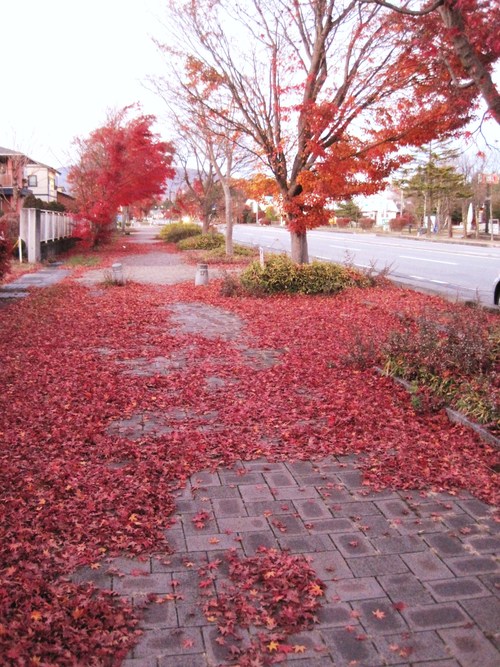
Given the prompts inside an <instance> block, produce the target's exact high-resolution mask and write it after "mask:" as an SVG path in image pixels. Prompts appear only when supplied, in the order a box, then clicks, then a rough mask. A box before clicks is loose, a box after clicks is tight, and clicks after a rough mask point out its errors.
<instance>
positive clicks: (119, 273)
mask: <svg viewBox="0 0 500 667" xmlns="http://www.w3.org/2000/svg"><path fill="white" fill-rule="evenodd" d="M111 270H112V272H113V282H114V283H115V285H124V284H125V279H124V277H123V266H122V265H121V264H120V263H119V262H117V263H116V264H112V265H111Z"/></svg>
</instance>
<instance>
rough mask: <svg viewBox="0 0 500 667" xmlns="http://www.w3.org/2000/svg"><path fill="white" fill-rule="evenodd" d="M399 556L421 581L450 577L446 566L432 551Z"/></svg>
mask: <svg viewBox="0 0 500 667" xmlns="http://www.w3.org/2000/svg"><path fill="white" fill-rule="evenodd" d="M401 558H402V559H403V560H404V562H405V563H406V564H407V565H408V567H409V568H410V570H411V571H412V572H413V573H414V574H416V575H417V577H418V578H419V579H420V580H421V581H431V580H432V579H447V578H448V577H451V572H450V570H449V569H448V568H447V567H446V565H445V564H444V563H443V561H442V560H441V559H440V558H438V556H436V555H435V554H433V553H430V552H423V553H413V554H402V555H401Z"/></svg>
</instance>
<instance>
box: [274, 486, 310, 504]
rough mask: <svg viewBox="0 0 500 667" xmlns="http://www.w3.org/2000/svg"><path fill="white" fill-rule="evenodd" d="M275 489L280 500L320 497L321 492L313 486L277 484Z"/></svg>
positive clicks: (277, 498)
mask: <svg viewBox="0 0 500 667" xmlns="http://www.w3.org/2000/svg"><path fill="white" fill-rule="evenodd" d="M273 491H274V494H275V497H276V500H279V501H283V500H300V499H302V498H319V493H318V492H317V491H316V489H315V488H314V487H312V486H310V487H308V486H277V487H273Z"/></svg>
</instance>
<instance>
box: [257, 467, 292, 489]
mask: <svg viewBox="0 0 500 667" xmlns="http://www.w3.org/2000/svg"><path fill="white" fill-rule="evenodd" d="M263 476H264V479H265V481H266V483H267V484H268V485H269V486H270V487H271V488H274V487H277V486H293V485H294V484H297V482H296V480H295V478H294V476H293V475H291V474H290V473H289V472H288V471H283V472H278V471H271V472H265V473H263Z"/></svg>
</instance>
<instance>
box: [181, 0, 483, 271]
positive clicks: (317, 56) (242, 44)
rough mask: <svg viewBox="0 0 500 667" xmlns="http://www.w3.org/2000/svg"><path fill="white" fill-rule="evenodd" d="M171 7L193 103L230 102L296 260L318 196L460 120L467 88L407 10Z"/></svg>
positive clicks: (334, 196)
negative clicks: (277, 203)
mask: <svg viewBox="0 0 500 667" xmlns="http://www.w3.org/2000/svg"><path fill="white" fill-rule="evenodd" d="M171 13H172V15H173V17H174V21H175V25H176V33H175V34H176V35H178V36H179V35H182V40H183V42H182V43H179V45H178V53H179V54H180V57H181V63H180V64H179V67H182V65H186V64H187V66H188V67H187V71H188V79H189V84H190V85H191V89H192V90H193V91H194V90H195V89H196V90H197V91H198V98H197V100H196V103H197V104H202V105H203V106H204V108H205V109H206V110H207V112H209V113H211V114H215V115H217V114H219V116H220V117H221V118H224V119H227V109H228V108H229V106H232V108H236V109H237V110H238V113H237V114H235V116H234V117H232V120H231V123H232V125H233V127H234V129H236V130H237V131H238V132H240V133H241V135H246V136H247V137H248V138H249V139H250V140H251V142H252V143H253V146H254V149H253V150H254V154H255V155H256V156H257V157H259V158H260V159H261V161H262V162H263V163H264V164H265V165H266V169H267V170H268V171H269V172H270V173H272V175H273V178H274V180H275V181H276V184H277V188H278V190H279V196H280V199H281V205H282V208H283V210H284V212H285V214H286V216H287V222H288V228H289V230H290V232H291V245H292V257H293V258H294V259H295V260H296V261H298V262H307V261H308V251H307V238H306V232H307V230H308V229H312V228H314V227H317V226H318V225H319V224H322V223H324V222H325V221H326V219H325V215H326V213H325V204H326V203H327V202H328V201H329V200H334V201H340V200H344V199H348V198H350V197H352V196H353V195H355V194H371V193H373V192H375V191H377V190H379V189H380V188H381V187H383V185H384V183H385V180H386V178H387V177H388V175H389V174H390V173H391V172H392V171H393V170H394V169H395V168H396V167H398V166H399V165H400V164H401V162H402V160H403V159H404V158H403V157H402V156H401V153H400V149H401V148H402V147H405V146H412V145H417V146H418V145H420V144H422V143H425V142H428V141H429V140H431V139H433V138H436V137H438V136H450V135H453V134H454V133H455V132H456V131H457V130H458V129H459V128H461V127H463V126H464V125H465V124H466V123H467V122H468V121H469V120H470V115H471V113H472V111H473V102H474V99H475V97H477V93H476V91H474V90H473V89H472V88H470V87H469V88H465V89H463V90H462V89H459V88H457V87H454V86H450V85H449V78H448V79H446V78H444V77H443V76H442V69H441V66H440V65H439V67H438V64H437V61H436V59H429V58H428V57H427V45H426V44H425V40H424V39H423V38H421V35H420V34H418V31H419V30H421V31H423V32H422V35H425V34H427V33H426V30H425V26H424V25H423V24H420V23H419V19H416V18H414V17H411V16H404V15H399V14H395V13H394V12H392V11H391V10H389V9H386V8H384V7H379V6H377V5H363V4H360V3H359V2H357V1H356V0H352V1H349V0H343V1H340V0H304V1H301V2H299V1H298V0H293V1H292V2H289V1H286V0H272V1H271V2H267V1H266V2H264V1H263V0H248V2H246V3H243V5H241V6H240V5H239V4H238V5H237V6H234V5H233V3H230V2H228V1H226V0H220V1H219V2H217V3H213V2H212V1H211V0H197V1H196V2H192V1H186V2H184V3H178V2H176V3H172V8H171ZM228 17H230V20H229V19H228ZM236 23H237V25H238V37H237V40H236V39H235V38H233V37H232V35H231V32H230V31H229V30H228V28H227V26H228V25H231V26H233V25H235V24H236ZM207 25H210V26H211V29H210V31H207V30H206V26H207ZM175 34H173V39H174V40H175ZM186 35H188V36H189V39H186V38H185V36H186ZM186 43H188V44H189V49H192V51H191V52H189V53H188V52H186V47H185V44H186ZM193 51H194V52H193ZM172 52H173V51H172V49H171V50H170V52H169V53H172ZM183 57H184V60H183V61H182V58H183Z"/></svg>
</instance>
